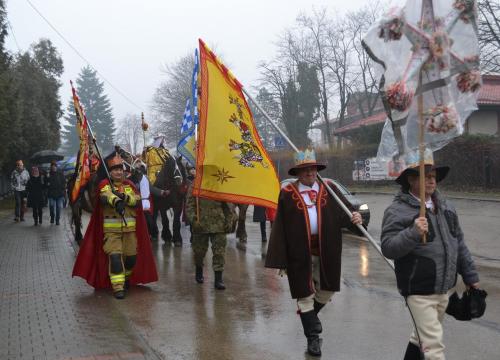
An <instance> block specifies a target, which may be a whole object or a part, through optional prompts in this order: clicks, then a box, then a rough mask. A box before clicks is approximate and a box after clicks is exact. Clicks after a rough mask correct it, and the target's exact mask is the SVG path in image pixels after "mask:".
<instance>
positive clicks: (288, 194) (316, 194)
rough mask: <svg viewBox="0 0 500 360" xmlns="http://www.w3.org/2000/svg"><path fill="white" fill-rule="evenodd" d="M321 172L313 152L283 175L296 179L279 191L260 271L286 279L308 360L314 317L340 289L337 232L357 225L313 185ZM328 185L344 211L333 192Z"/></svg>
mask: <svg viewBox="0 0 500 360" xmlns="http://www.w3.org/2000/svg"><path fill="white" fill-rule="evenodd" d="M325 168H326V166H325V165H324V164H321V163H318V162H317V161H316V156H315V153H314V151H313V150H306V151H305V152H298V153H296V155H295V166H294V167H292V168H291V169H290V170H289V171H288V173H289V174H290V175H293V176H297V177H298V180H297V181H296V182H294V183H291V184H288V185H287V186H286V187H284V188H283V189H282V190H281V192H280V195H279V200H278V210H277V214H276V219H275V222H274V224H273V228H272V231H271V238H270V240H269V246H268V251H267V257H266V267H268V268H275V269H280V270H283V271H286V273H287V275H288V282H289V284H290V292H291V295H292V298H294V299H297V307H298V312H299V314H300V319H301V321H302V326H303V328H304V335H305V336H306V338H307V352H308V353H309V354H310V355H313V356H320V355H321V339H320V338H319V334H320V333H321V332H322V327H321V322H320V321H319V318H318V312H319V311H320V310H321V309H322V308H323V306H325V304H326V303H327V302H329V301H330V299H331V297H332V295H333V293H334V292H336V291H339V289H340V268H341V252H342V231H341V229H342V228H343V227H352V228H353V229H354V228H355V227H354V226H353V224H361V223H362V219H361V215H360V214H359V213H357V212H353V213H352V214H353V216H352V218H351V219H349V217H348V215H347V214H346V213H345V212H344V211H343V210H342V208H341V207H340V205H339V204H337V202H336V201H335V199H333V198H332V197H331V196H330V195H329V194H328V192H327V189H326V187H325V186H324V185H323V184H321V183H319V182H318V181H317V172H318V171H319V170H323V169H325ZM329 185H330V187H331V188H332V189H333V190H334V191H335V192H336V193H337V195H338V196H339V197H340V199H341V200H342V201H343V202H344V203H345V204H346V206H348V207H350V204H348V203H347V201H346V200H345V198H344V197H343V196H342V195H341V194H340V192H339V191H338V190H337V189H336V187H335V186H334V185H333V184H331V183H330V184H329Z"/></svg>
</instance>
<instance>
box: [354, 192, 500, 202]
mask: <svg viewBox="0 0 500 360" xmlns="http://www.w3.org/2000/svg"><path fill="white" fill-rule="evenodd" d="M354 192H355V193H356V194H375V195H395V194H396V193H390V192H383V191H356V190H354ZM443 194H444V196H445V197H447V198H449V199H460V200H474V201H490V202H499V203H500V199H491V198H481V197H477V198H476V197H468V196H457V195H448V194H446V192H444V193H443Z"/></svg>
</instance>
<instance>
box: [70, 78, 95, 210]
mask: <svg viewBox="0 0 500 360" xmlns="http://www.w3.org/2000/svg"><path fill="white" fill-rule="evenodd" d="M70 82H71V90H72V91H73V104H74V106H75V113H76V128H77V130H78V136H79V138H80V150H79V151H78V156H77V159H76V166H75V184H74V185H73V189H71V199H70V200H71V202H75V201H76V200H77V199H78V197H79V196H80V193H81V191H82V189H83V188H85V185H87V183H88V182H89V179H90V161H89V134H88V128H87V126H88V125H87V117H86V116H85V112H84V111H83V107H82V105H81V104H80V99H79V98H78V96H77V95H76V90H75V88H74V87H73V82H72V81H70Z"/></svg>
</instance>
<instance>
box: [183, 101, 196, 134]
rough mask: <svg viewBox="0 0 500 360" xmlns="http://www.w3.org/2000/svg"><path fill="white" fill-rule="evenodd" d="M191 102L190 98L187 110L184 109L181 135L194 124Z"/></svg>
mask: <svg viewBox="0 0 500 360" xmlns="http://www.w3.org/2000/svg"><path fill="white" fill-rule="evenodd" d="M190 103H191V101H190V99H187V102H186V110H184V117H183V119H182V126H181V135H182V134H184V133H185V132H186V131H188V130H189V129H191V127H192V126H193V125H194V123H193V118H192V117H191V104H190Z"/></svg>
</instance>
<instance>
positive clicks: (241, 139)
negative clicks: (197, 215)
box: [193, 40, 280, 208]
mask: <svg viewBox="0 0 500 360" xmlns="http://www.w3.org/2000/svg"><path fill="white" fill-rule="evenodd" d="M200 55H201V56H200V65H201V96H200V99H199V116H200V121H199V125H198V131H199V133H198V147H197V152H196V177H195V181H194V185H193V194H194V195H195V196H201V197H206V198H211V199H214V200H221V201H228V202H234V203H246V204H254V205H260V206H265V207H270V208H276V206H277V203H278V194H279V190H280V186H279V181H278V176H277V175H276V170H275V168H274V165H273V163H272V161H271V159H270V157H269V155H268V154H267V153H266V150H265V148H264V146H263V145H262V143H261V141H260V138H259V135H258V133H257V129H256V127H255V124H254V121H253V117H252V113H251V112H250V108H249V107H248V104H247V102H246V100H245V97H244V96H243V92H242V86H241V84H240V83H239V82H238V80H236V78H235V77H234V76H233V75H232V74H231V73H230V72H229V70H228V69H227V68H226V67H225V66H224V65H223V64H222V63H221V62H220V60H219V59H218V58H217V57H216V56H215V54H214V53H213V52H212V51H211V50H210V49H209V48H208V47H207V46H206V45H205V43H204V42H203V41H202V40H200Z"/></svg>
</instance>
